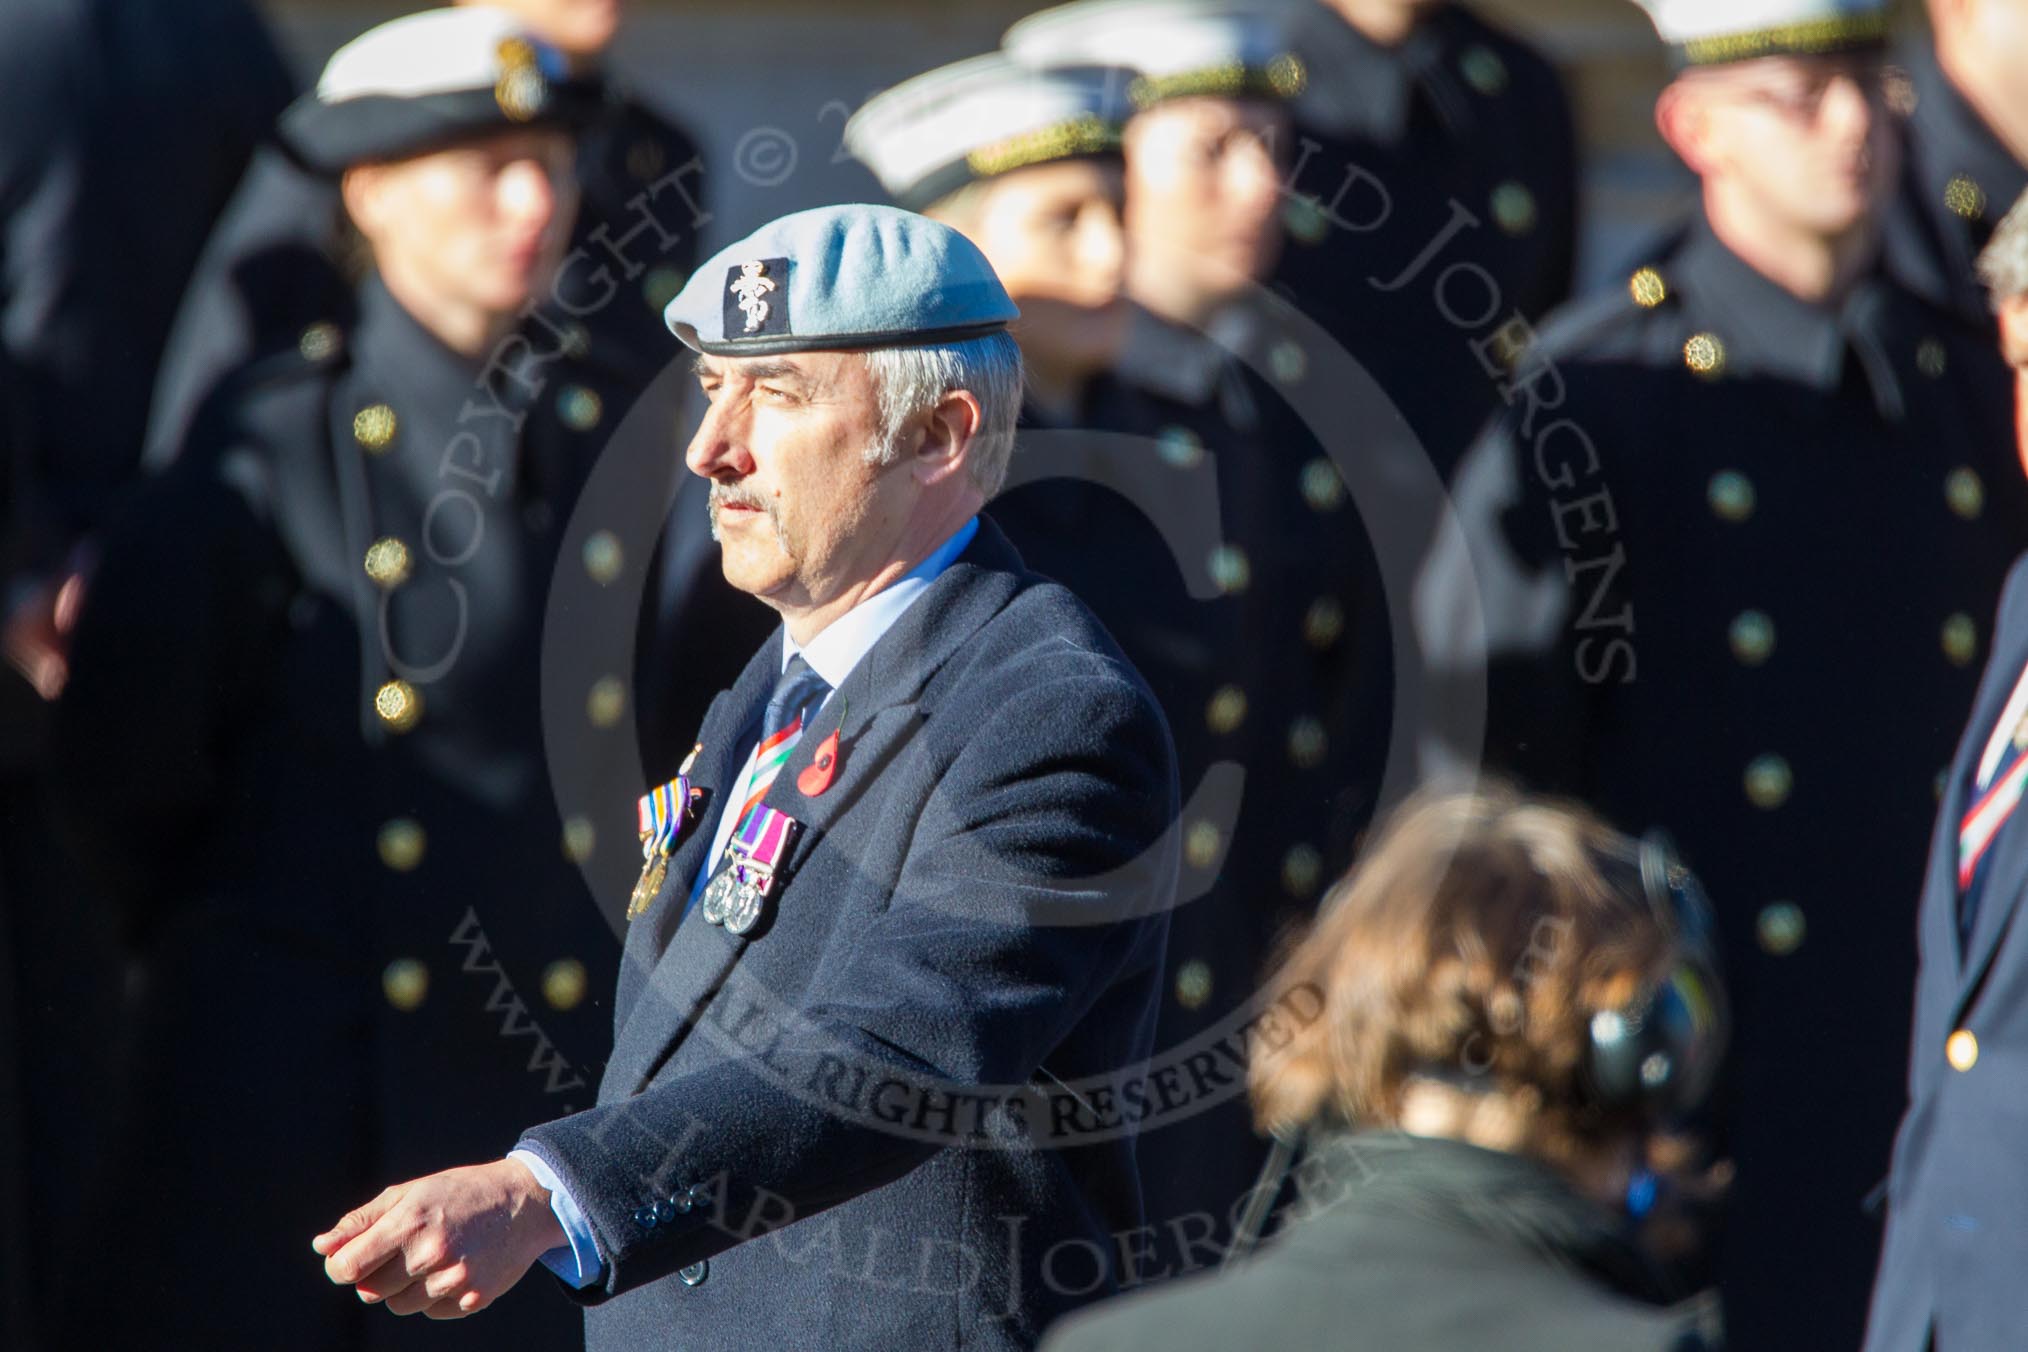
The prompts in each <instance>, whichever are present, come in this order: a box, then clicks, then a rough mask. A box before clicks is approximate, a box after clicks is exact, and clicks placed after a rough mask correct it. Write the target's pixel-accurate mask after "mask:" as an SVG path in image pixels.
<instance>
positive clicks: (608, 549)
mask: <svg viewBox="0 0 2028 1352" xmlns="http://www.w3.org/2000/svg"><path fill="white" fill-rule="evenodd" d="M626 561H627V556H626V551H625V550H623V549H622V548H621V547H620V537H619V536H617V535H615V534H613V533H612V532H611V531H609V530H599V531H593V532H592V533H591V534H590V535H587V536H586V537H585V541H584V570H585V572H586V573H588V574H590V575H591V580H592V581H594V582H596V583H598V584H599V585H600V586H601V587H610V586H611V585H612V584H613V583H614V582H615V581H616V580H618V578H619V576H620V569H621V568H623V567H625V566H626Z"/></svg>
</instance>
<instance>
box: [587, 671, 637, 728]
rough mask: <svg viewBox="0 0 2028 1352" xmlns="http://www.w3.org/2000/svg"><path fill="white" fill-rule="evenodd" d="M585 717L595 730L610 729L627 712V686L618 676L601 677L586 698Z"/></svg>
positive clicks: (594, 682) (593, 683)
mask: <svg viewBox="0 0 2028 1352" xmlns="http://www.w3.org/2000/svg"><path fill="white" fill-rule="evenodd" d="M584 712H585V717H587V718H589V719H590V720H591V724H592V726H593V727H595V728H610V727H612V726H613V725H614V724H615V723H618V722H619V721H620V718H621V717H622V716H623V715H624V714H625V713H626V712H627V686H626V682H624V681H622V680H621V679H620V678H619V677H617V676H601V677H599V679H598V680H596V681H593V682H592V688H591V693H590V694H588V695H586V696H585V702H584Z"/></svg>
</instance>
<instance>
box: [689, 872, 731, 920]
mask: <svg viewBox="0 0 2028 1352" xmlns="http://www.w3.org/2000/svg"><path fill="white" fill-rule="evenodd" d="M736 886H737V883H736V882H735V881H734V878H733V868H732V866H731V865H730V864H728V865H726V866H725V867H724V868H722V869H720V870H719V871H718V876H717V877H715V878H713V879H712V880H711V881H710V882H708V883H706V884H705V886H704V899H703V900H702V901H701V902H699V903H698V908H697V909H698V910H699V911H700V912H701V913H702V914H703V916H704V923H705V924H707V925H722V924H724V923H725V908H726V903H727V902H729V901H730V900H731V899H732V892H733V889H734V887H736Z"/></svg>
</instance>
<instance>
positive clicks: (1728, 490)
mask: <svg viewBox="0 0 2028 1352" xmlns="http://www.w3.org/2000/svg"><path fill="white" fill-rule="evenodd" d="M1705 497H1706V499H1707V500H1708V501H1709V502H1710V503H1711V510H1712V512H1713V513H1714V514H1715V515H1716V516H1717V517H1718V519H1719V520H1721V521H1730V522H1732V523H1733V524H1735V525H1737V524H1738V523H1740V522H1742V521H1744V520H1746V519H1747V518H1748V517H1750V516H1752V515H1753V509H1754V505H1755V503H1756V502H1757V501H1758V495H1757V494H1756V493H1755V492H1754V490H1753V480H1751V479H1749V478H1747V477H1746V476H1745V475H1744V474H1741V473H1740V472H1739V471H1738V470H1736V469H1723V470H1720V471H1719V472H1718V473H1716V474H1714V475H1712V476H1711V483H1710V485H1709V486H1708V487H1707V488H1706V489H1705Z"/></svg>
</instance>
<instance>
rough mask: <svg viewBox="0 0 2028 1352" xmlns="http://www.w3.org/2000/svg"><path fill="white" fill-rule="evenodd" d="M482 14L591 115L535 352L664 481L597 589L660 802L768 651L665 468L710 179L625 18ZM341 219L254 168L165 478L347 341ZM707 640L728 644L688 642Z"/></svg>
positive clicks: (579, 416) (179, 361)
mask: <svg viewBox="0 0 2028 1352" xmlns="http://www.w3.org/2000/svg"><path fill="white" fill-rule="evenodd" d="M459 2H460V3H463V0H459ZM487 3H488V4H489V5H490V6H491V7H492V8H496V9H499V10H502V11H504V12H506V13H508V14H510V15H512V16H513V17H514V18H515V19H516V21H517V22H519V23H521V24H523V25H525V26H526V27H527V28H528V30H529V31H530V32H532V33H534V34H535V35H536V36H537V37H539V38H541V39H542V40H543V41H545V42H546V43H548V44H549V46H550V47H551V48H552V49H554V50H555V51H557V52H560V53H561V54H562V56H563V58H564V60H565V63H566V65H567V68H568V78H569V83H570V84H571V85H572V86H573V92H574V97H584V98H586V99H588V100H590V103H591V107H590V108H589V109H588V115H587V116H586V117H585V118H584V119H583V121H582V123H581V124H580V125H579V126H578V127H577V129H576V132H575V137H576V146H575V162H574V165H573V170H574V174H575V177H576V180H577V182H578V184H579V185H580V186H579V193H580V205H579V209H578V213H577V217H576V220H575V223H574V225H573V227H572V234H571V241H570V242H571V248H570V250H569V252H568V253H567V254H566V262H565V265H564V266H563V267H562V268H561V269H559V270H558V271H557V273H556V275H555V276H554V277H553V278H552V279H551V280H550V281H549V282H548V283H546V284H545V291H544V294H543V296H542V299H543V301H544V307H543V308H544V311H545V313H546V314H547V316H548V317H549V318H550V320H551V321H552V323H551V324H550V325H549V326H548V327H547V329H546V330H545V331H543V332H541V333H539V334H537V335H535V336H534V337H533V338H532V339H531V341H532V342H534V343H535V344H536V346H537V350H538V351H540V352H542V353H544V354H546V355H557V354H558V353H559V349H560V355H559V356H558V359H557V360H553V361H549V362H547V363H546V365H545V369H544V373H543V376H542V383H543V387H544V388H543V390H542V392H541V397H542V398H543V399H545V400H547V401H550V402H551V403H552V404H553V405H554V411H555V413H556V415H557V416H558V417H560V418H562V419H563V420H565V421H566V422H568V423H569V424H570V425H571V426H572V427H573V429H574V430H575V431H577V432H578V433H579V435H580V437H581V438H582V439H583V441H584V442H585V444H586V445H588V446H591V447H594V448H596V449H598V450H600V451H601V452H610V453H611V454H612V455H613V457H614V459H615V461H616V462H618V461H622V460H623V461H625V463H626V466H627V468H626V469H625V470H624V471H620V470H618V469H617V467H616V469H615V472H624V473H627V474H630V475H633V476H635V478H636V481H637V482H639V483H647V482H651V481H652V479H653V477H654V473H655V471H656V469H657V468H659V469H660V471H661V476H660V477H661V483H660V485H659V486H658V488H657V489H656V490H655V496H656V501H657V505H659V506H661V507H662V508H663V509H664V511H665V512H666V518H665V520H664V522H663V523H662V524H661V534H660V536H659V538H657V537H656V536H655V535H654V531H653V529H652V528H651V529H649V530H645V531H644V530H626V531H620V532H618V536H619V538H620V540H621V544H620V547H619V549H618V550H617V551H616V550H614V549H612V548H611V547H609V546H607V545H606V544H605V542H604V539H603V538H601V540H599V541H598V542H597V543H595V544H594V545H593V549H594V554H593V556H592V562H591V564H590V567H591V571H592V572H593V573H594V574H595V576H596V577H597V579H598V586H599V587H600V588H610V587H611V586H613V585H614V582H615V581H616V580H617V581H620V582H623V583H624V585H626V586H627V587H629V588H631V587H636V586H638V587H640V588H641V592H642V594H643V596H644V601H643V604H642V606H641V608H640V611H639V616H638V620H637V627H636V634H637V641H636V644H635V650H634V655H635V658H636V661H635V664H634V666H633V669H632V670H631V671H629V672H627V673H625V674H626V676H627V677H629V678H631V683H632V687H633V689H634V690H635V691H637V692H638V695H639V698H638V699H637V700H635V701H634V702H633V703H632V705H631V706H630V711H629V712H630V715H631V717H630V720H629V721H630V723H631V725H632V726H633V728H634V730H635V735H636V739H637V745H638V748H639V754H640V755H641V757H642V758H643V759H644V760H645V761H646V762H647V763H648V764H649V767H650V768H651V769H659V768H660V767H662V766H663V765H664V764H666V765H667V769H666V771H663V772H662V773H660V774H658V775H656V776H655V778H656V781H657V782H660V780H661V779H663V778H666V777H667V775H669V774H673V773H675V766H676V763H677V761H679V760H680V759H681V757H682V755H683V753H684V752H685V751H687V750H688V749H689V747H688V744H687V743H681V742H680V739H681V738H682V737H684V736H686V735H688V734H689V732H690V731H691V730H692V729H694V728H695V727H696V725H697V720H698V719H699V718H700V717H702V716H703V713H704V707H705V704H706V703H707V702H708V701H709V700H710V698H711V695H712V693H713V692H714V691H716V690H717V689H719V687H720V686H722V685H723V684H724V683H725V682H727V681H729V680H731V679H732V677H733V676H735V675H737V674H738V667H737V665H736V663H735V662H733V661H731V660H729V659H727V660H719V658H718V654H720V653H730V654H738V653H740V652H744V651H745V650H746V649H747V648H748V647H749V646H751V645H752V644H754V643H758V642H759V641H760V639H761V637H762V631H761V629H760V628H758V627H757V626H756V624H755V622H754V620H753V617H752V616H751V615H750V614H749V613H748V612H749V611H750V610H751V607H743V606H740V605H739V604H737V597H736V596H735V594H734V593H733V592H732V591H731V589H730V588H728V587H725V586H724V585H723V584H722V582H721V581H720V579H719V577H718V569H717V564H716V550H715V549H714V548H713V547H712V544H711V540H710V538H709V533H708V532H707V531H705V530H704V529H703V528H702V524H701V523H702V522H703V519H704V492H705V486H704V485H703V484H702V483H701V482H700V481H698V479H697V478H696V476H694V475H689V474H684V473H682V472H681V467H680V466H677V465H674V464H673V463H671V462H670V459H669V457H668V455H667V453H666V452H667V447H666V439H667V437H668V435H669V433H668V429H669V427H670V426H671V425H674V424H676V423H679V422H680V421H681V420H682V419H683V418H684V417H685V416H686V411H685V400H686V398H687V396H688V393H689V387H688V382H687V381H683V380H680V379H674V378H672V379H668V380H663V379H661V377H662V376H663V375H664V374H665V368H666V367H667V362H666V361H665V360H664V357H665V350H664V341H663V340H664V337H665V335H664V334H663V331H662V320H661V314H662V307H663V306H664V305H666V304H667V303H668V302H669V300H670V298H671V297H673V296H674V295H675V294H676V292H677V290H678V289H679V288H680V287H681V286H682V285H683V282H684V281H685V280H686V279H687V278H688V277H689V275H690V270H691V268H692V267H694V266H695V265H696V262H697V259H698V256H699V254H698V231H699V229H700V228H701V227H702V226H703V225H704V223H705V222H706V221H707V220H708V219H709V217H708V214H707V212H706V209H705V205H704V203H705V201H706V198H707V193H708V187H709V185H708V182H707V175H706V171H705V165H704V162H703V160H702V158H701V157H700V155H699V153H698V148H697V145H696V143H695V141H694V140H693V139H692V137H691V136H690V134H689V133H688V132H687V131H686V130H684V129H683V128H682V127H681V126H679V125H677V124H676V123H674V122H673V121H671V120H670V119H669V118H668V117H667V116H666V115H665V114H663V113H662V112H661V111H659V110H658V109H657V108H655V107H654V106H653V105H651V104H649V103H647V102H645V101H643V100H642V99H641V98H640V97H639V96H637V95H636V94H635V93H634V92H633V90H632V89H631V88H630V87H629V86H628V85H627V83H626V81H625V79H624V77H622V76H621V75H620V74H619V73H618V72H617V71H615V70H614V69H613V67H612V65H611V64H610V63H609V61H608V59H607V58H608V55H609V53H610V52H611V51H612V49H613V46H614V44H615V42H616V41H617V39H618V37H619V33H620V29H621V23H622V20H623V19H624V18H625V13H626V8H627V6H626V3H625V0H487ZM342 219H343V214H342V211H341V208H340V204H339V201H338V197H337V192H336V189H335V186H334V185H333V183H332V181H331V179H330V177H329V176H328V175H325V174H321V173H318V172H316V171H315V170H314V168H312V167H309V166H305V165H303V164H302V163H301V162H300V160H299V159H298V158H297V157H295V156H293V155H292V154H290V153H289V151H288V148H287V146H286V145H284V146H282V147H279V148H271V149H269V150H267V151H264V152H263V153H262V154H261V155H260V156H258V157H257V158H256V159H255V161H254V163H253V165H252V167H251V168H250V170H249V171H248V174H247V177H246V181H245V182H244V183H243V184H242V185H241V187H240V190H239V192H238V193H237V194H236V195H235V197H234V199H233V201H232V204H231V206H230V207H229V208H228V210H227V211H226V214H225V216H224V218H223V219H222V220H221V222H220V224H219V227H218V230H217V232H216V233H215V234H214V235H213V237H212V239H211V241H210V243H209V244H208V245H207V246H206V248H205V252H204V258H203V260H202V262H201V263H200V265H199V267H198V270H197V274H196V276H195V277H194V278H193V280H192V282H191V284H190V288H189V291H188V293H187V295H186V296H185V299H184V302H183V306H182V309H181V311H180V312H179V314H178V316H177V320H176V327H175V330H174V333H173V334H172V337H171V342H170V347H169V352H168V355H167V357H166V358H165V361H164V366H163V372H162V376H161V379H160V381H159V382H158V383H157V385H156V387H155V398H154V407H153V410H152V412H151V413H150V416H149V429H148V458H149V463H150V464H152V465H156V466H160V465H162V464H166V463H167V462H168V461H169V460H171V459H173V457H174V456H175V454H176V453H177V451H178V450H179V449H180V448H181V447H182V446H184V445H185V444H187V442H188V440H189V435H188V434H189V430H190V427H191V425H192V422H193V420H194V419H195V418H196V417H197V416H198V413H199V410H200V409H201V408H202V407H203V404H204V401H205V400H206V399H207V398H208V397H212V396H214V394H218V395H219V397H228V398H229V397H231V396H230V392H229V391H222V390H221V387H222V386H224V385H225V384H227V383H228V382H229V381H230V380H231V379H232V378H233V376H234V374H235V373H236V372H243V371H244V370H245V369H246V368H247V367H248V366H249V365H250V364H251V363H253V362H255V361H257V360H259V359H261V358H264V357H269V356H272V355H273V354H275V353H277V352H286V351H289V350H290V349H293V348H295V347H296V346H297V345H298V344H299V343H304V342H308V343H311V344H312V345H314V344H315V343H316V342H317V341H318V340H317V338H316V335H317V334H319V333H322V332H323V331H324V330H325V328H326V327H327V326H330V325H333V324H335V325H337V326H339V327H341V328H342V327H344V326H345V325H347V324H348V323H349V322H350V319H351V315H352V295H353V282H354V281H355V280H356V278H355V276H354V274H355V273H356V271H357V268H356V261H357V260H356V258H355V257H354V256H353V251H352V250H351V249H350V248H349V246H348V244H347V240H348V234H347V232H346V230H345V229H344V228H343V227H342ZM588 396H589V397H588ZM623 427H624V428H625V429H628V430H626V431H623V430H622V429H623ZM609 574H617V578H615V577H612V576H609ZM642 579H645V581H644V582H643V581H642ZM593 596H594V599H596V598H597V594H596V593H594V594H593ZM592 603H593V601H592V600H587V601H586V602H584V603H583V604H586V605H589V604H592ZM705 634H709V635H713V636H717V638H718V641H713V642H709V643H697V642H692V641H690V640H694V639H696V638H697V637H698V636H700V635H705ZM679 658H680V660H679ZM672 672H674V673H679V674H678V675H675V676H673V677H672V676H671V674H670V673H672ZM575 674H576V673H573V678H574V677H575ZM588 679H589V678H588ZM628 796H629V795H625V794H614V795H609V796H607V798H606V799H605V800H604V802H603V803H601V804H600V806H611V805H615V804H617V805H621V806H624V802H625V800H626V798H627V797H628ZM586 811H587V813H590V814H592V816H593V820H595V821H596V823H597V825H599V826H600V827H602V828H604V829H605V830H606V831H607V833H608V834H613V833H626V832H627V831H629V829H630V828H629V824H628V823H627V822H626V820H625V819H624V816H623V815H622V816H616V817H613V818H611V819H605V818H600V817H597V816H596V813H595V811H594V809H592V808H590V807H587V809H586ZM609 881H612V882H614V884H615V885H618V881H619V880H618V877H617V875H615V877H614V878H613V879H611V880H609Z"/></svg>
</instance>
